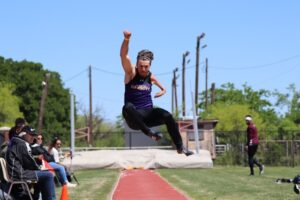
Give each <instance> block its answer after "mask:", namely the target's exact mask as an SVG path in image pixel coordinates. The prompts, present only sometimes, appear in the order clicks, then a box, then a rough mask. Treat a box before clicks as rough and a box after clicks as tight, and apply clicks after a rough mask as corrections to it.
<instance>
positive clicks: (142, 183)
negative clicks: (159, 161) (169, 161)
mask: <svg viewBox="0 0 300 200" xmlns="http://www.w3.org/2000/svg"><path fill="white" fill-rule="evenodd" d="M112 199H113V200H187V198H186V197H185V196H184V195H183V194H181V193H179V192H178V191H177V190H176V189H175V188H173V187H172V186H171V185H170V184H168V183H167V182H166V181H165V180H163V179H162V178H161V177H160V176H158V175H157V174H156V173H155V172H153V171H151V170H137V169H135V170H125V171H123V172H122V174H121V176H120V179H119V182H118V184H117V187H116V189H115V191H114V193H113V196H112Z"/></svg>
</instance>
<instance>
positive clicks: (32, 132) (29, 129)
mask: <svg viewBox="0 0 300 200" xmlns="http://www.w3.org/2000/svg"><path fill="white" fill-rule="evenodd" d="M26 134H30V135H32V136H36V135H37V133H36V131H35V129H34V128H32V127H31V126H24V127H23V128H22V131H21V132H20V133H19V137H22V136H24V135H26Z"/></svg>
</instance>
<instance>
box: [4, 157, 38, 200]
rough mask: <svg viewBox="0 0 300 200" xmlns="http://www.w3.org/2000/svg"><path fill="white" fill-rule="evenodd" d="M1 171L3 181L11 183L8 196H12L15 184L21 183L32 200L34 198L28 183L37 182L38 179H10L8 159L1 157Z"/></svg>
mask: <svg viewBox="0 0 300 200" xmlns="http://www.w3.org/2000/svg"><path fill="white" fill-rule="evenodd" d="M0 173H1V182H3V181H5V182H7V183H10V186H9V189H8V193H7V194H8V196H10V193H11V190H12V188H13V186H14V185H21V186H22V188H23V189H25V190H26V191H27V193H28V195H29V198H30V199H31V200H33V198H32V195H31V192H30V189H29V186H28V184H30V183H36V181H34V180H29V181H22V180H20V181H15V180H12V179H10V177H9V175H8V171H7V167H6V160H5V159H4V158H0Z"/></svg>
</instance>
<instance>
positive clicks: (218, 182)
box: [158, 166, 299, 200]
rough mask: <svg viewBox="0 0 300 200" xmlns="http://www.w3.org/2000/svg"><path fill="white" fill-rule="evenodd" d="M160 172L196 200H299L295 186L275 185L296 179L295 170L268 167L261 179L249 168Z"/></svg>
mask: <svg viewBox="0 0 300 200" xmlns="http://www.w3.org/2000/svg"><path fill="white" fill-rule="evenodd" d="M257 170H258V169H257ZM158 172H159V173H160V174H161V176H162V177H164V178H165V179H167V180H168V182H169V183H172V185H173V186H175V187H176V188H179V189H180V190H181V191H184V193H185V194H187V195H188V196H189V197H191V199H195V200H202V199H203V200H209V199H214V200H241V199H242V200H253V199H255V200H268V199H270V200H271V199H272V200H276V199H278V200H283V199H287V200H293V199H299V195H296V194H295V193H294V191H293V185H292V184H280V185H278V184H275V180H276V179H277V178H293V177H294V176H295V175H296V174H298V173H299V169H296V168H287V167H266V171H265V173H264V174H263V175H261V176H260V175H256V176H249V175H248V174H249V168H247V167H232V166H231V167H214V168H213V169H160V170H158ZM257 174H258V172H257Z"/></svg>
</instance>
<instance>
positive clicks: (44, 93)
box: [38, 73, 50, 134]
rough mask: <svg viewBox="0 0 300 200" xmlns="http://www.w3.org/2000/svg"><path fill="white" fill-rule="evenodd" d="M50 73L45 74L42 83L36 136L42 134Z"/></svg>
mask: <svg viewBox="0 0 300 200" xmlns="http://www.w3.org/2000/svg"><path fill="white" fill-rule="evenodd" d="M49 79H50V73H46V75H45V79H44V81H43V82H42V86H43V91H42V97H41V103H40V111H39V121H38V134H42V129H43V118H44V113H45V103H46V98H47V95H48V85H49Z"/></svg>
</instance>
